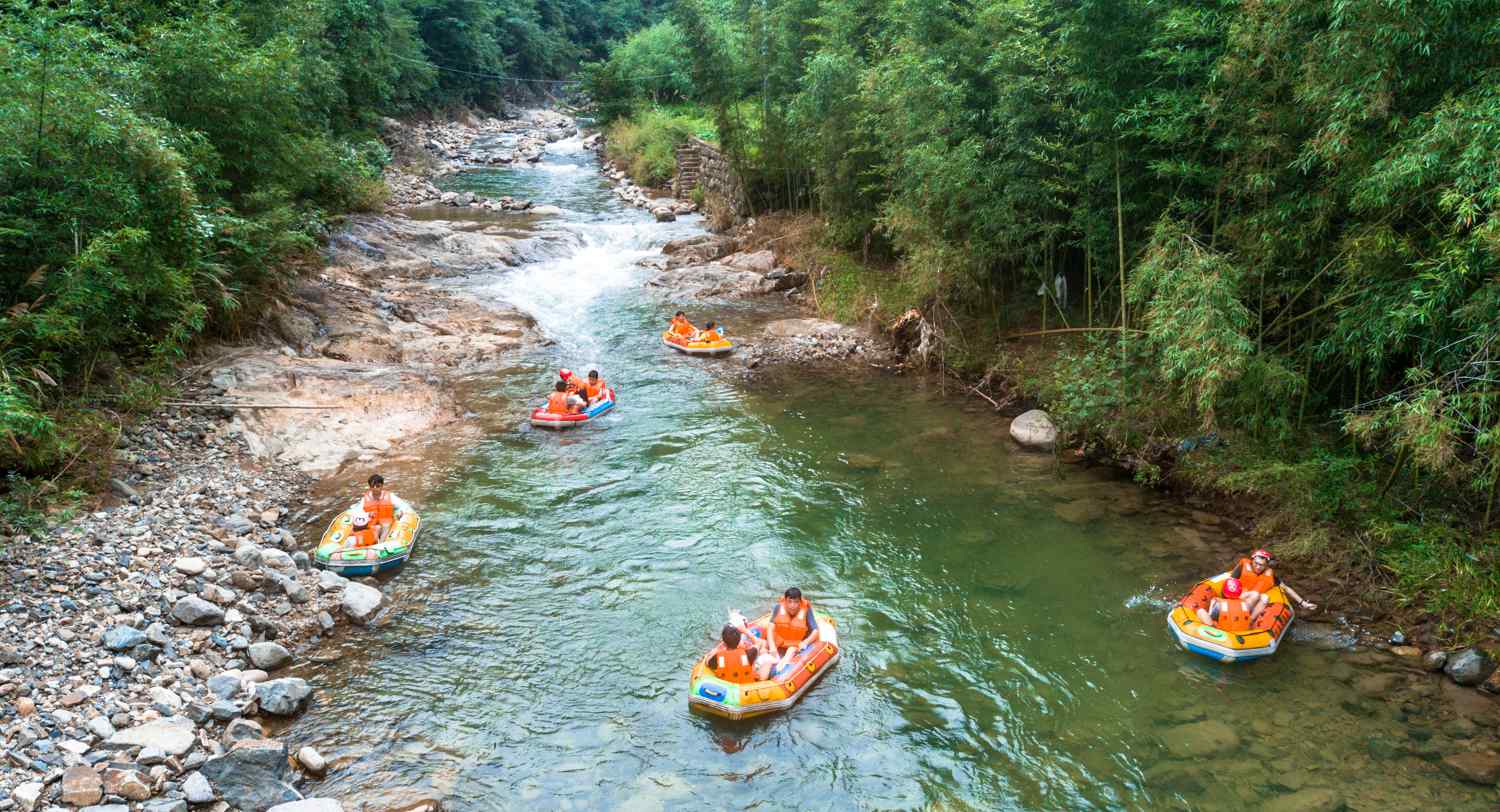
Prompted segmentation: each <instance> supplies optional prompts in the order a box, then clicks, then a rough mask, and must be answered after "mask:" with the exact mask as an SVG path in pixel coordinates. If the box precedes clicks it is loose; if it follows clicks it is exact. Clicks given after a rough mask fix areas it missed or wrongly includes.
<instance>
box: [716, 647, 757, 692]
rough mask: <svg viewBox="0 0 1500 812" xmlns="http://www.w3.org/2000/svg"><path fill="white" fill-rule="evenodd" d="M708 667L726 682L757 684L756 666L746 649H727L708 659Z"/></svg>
mask: <svg viewBox="0 0 1500 812" xmlns="http://www.w3.org/2000/svg"><path fill="white" fill-rule="evenodd" d="M708 667H709V668H710V669H711V670H712V671H713V672H714V674H715V675H717V676H718V677H719V679H721V680H724V681H725V682H733V683H737V684H744V683H747V682H755V665H754V664H753V663H752V662H751V661H750V651H749V649H745V648H726V649H723V650H721V651H719V652H717V653H715V654H713V655H711V656H710V657H709V658H708Z"/></svg>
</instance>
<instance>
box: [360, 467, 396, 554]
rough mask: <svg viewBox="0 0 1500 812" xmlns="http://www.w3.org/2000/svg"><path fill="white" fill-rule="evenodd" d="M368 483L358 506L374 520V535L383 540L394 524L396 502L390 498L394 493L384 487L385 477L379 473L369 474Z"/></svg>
mask: <svg viewBox="0 0 1500 812" xmlns="http://www.w3.org/2000/svg"><path fill="white" fill-rule="evenodd" d="M368 484H369V486H370V489H369V490H368V491H365V497H364V500H363V501H362V502H361V504H360V507H363V508H364V510H365V512H366V513H368V514H370V518H372V519H373V520H374V521H375V537H376V538H377V539H378V540H380V541H384V540H385V534H386V533H389V532H391V528H392V527H393V526H395V524H396V502H395V500H394V499H392V497H393V496H394V494H392V493H391V492H390V491H388V490H386V489H385V477H383V476H381V475H380V474H371V475H370V479H369V480H368Z"/></svg>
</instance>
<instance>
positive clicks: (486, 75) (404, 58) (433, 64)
mask: <svg viewBox="0 0 1500 812" xmlns="http://www.w3.org/2000/svg"><path fill="white" fill-rule="evenodd" d="M391 56H394V57H396V58H397V59H399V60H401V61H402V62H410V63H412V64H413V65H423V66H426V67H429V68H436V69H437V70H441V71H447V72H448V73H458V74H462V75H464V76H474V77H478V78H480V79H495V80H497V81H505V82H539V83H543V84H556V85H571V84H577V83H579V82H580V81H582V80H581V79H539V78H536V77H531V76H505V75H502V74H499V73H477V72H475V71H471V70H462V69H460V68H450V67H448V66H446V65H439V64H437V63H436V62H431V61H428V60H426V59H412V58H411V57H407V56H401V55H400V54H391ZM685 73H687V71H683V70H675V71H671V72H669V73H655V74H650V75H646V76H623V77H620V78H622V79H625V80H627V81H639V80H643V79H662V78H665V77H668V76H680V75H683V74H685Z"/></svg>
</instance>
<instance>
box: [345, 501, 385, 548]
mask: <svg viewBox="0 0 1500 812" xmlns="http://www.w3.org/2000/svg"><path fill="white" fill-rule="evenodd" d="M349 520H350V522H351V523H352V524H353V525H354V526H353V527H352V528H351V529H350V530H349V541H348V544H347V546H349V547H374V546H375V545H376V544H378V543H380V539H378V538H376V536H375V528H373V527H371V526H370V514H368V513H366V512H364V511H363V510H356V511H354V515H352V516H350V517H349Z"/></svg>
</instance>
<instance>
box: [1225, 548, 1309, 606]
mask: <svg viewBox="0 0 1500 812" xmlns="http://www.w3.org/2000/svg"><path fill="white" fill-rule="evenodd" d="M1271 560H1272V559H1271V553H1270V552H1268V551H1266V550H1264V549H1261V550H1256V551H1255V552H1253V553H1251V554H1250V557H1249V558H1241V559H1240V560H1239V562H1238V563H1236V564H1235V565H1234V569H1232V570H1230V571H1229V577H1230V578H1233V579H1236V580H1238V581H1239V582H1240V584H1241V585H1242V586H1243V587H1244V588H1245V598H1244V600H1245V604H1246V605H1247V606H1248V607H1250V610H1251V614H1253V615H1259V614H1260V613H1261V612H1263V611H1265V608H1266V604H1267V603H1269V602H1270V596H1269V595H1268V594H1267V593H1269V592H1270V591H1271V590H1272V589H1275V588H1276V587H1278V586H1279V587H1281V591H1283V592H1285V593H1286V594H1287V597H1288V598H1291V599H1292V600H1294V601H1296V602H1297V605H1298V606H1301V607H1302V608H1303V609H1306V610H1308V611H1309V612H1310V611H1313V610H1315V609H1317V608H1318V605H1317V604H1316V603H1313V602H1311V601H1306V600H1303V599H1302V596H1301V595H1298V594H1297V591H1296V590H1295V589H1292V587H1291V585H1290V584H1286V583H1283V582H1282V580H1281V577H1280V576H1278V575H1277V574H1276V570H1274V569H1271Z"/></svg>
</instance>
